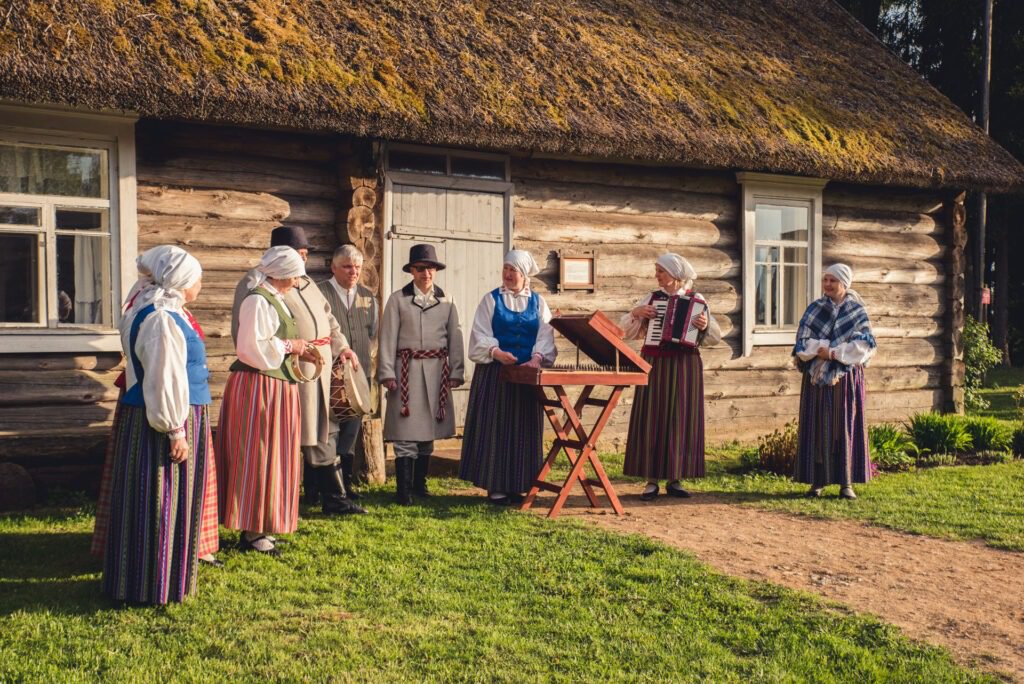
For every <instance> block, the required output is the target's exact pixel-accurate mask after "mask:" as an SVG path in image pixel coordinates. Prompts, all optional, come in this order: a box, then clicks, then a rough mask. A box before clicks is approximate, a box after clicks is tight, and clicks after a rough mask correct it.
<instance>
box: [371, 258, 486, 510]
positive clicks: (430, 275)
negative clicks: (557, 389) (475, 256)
mask: <svg viewBox="0 0 1024 684" xmlns="http://www.w3.org/2000/svg"><path fill="white" fill-rule="evenodd" d="M444 267H445V266H444V264H443V263H441V262H440V261H439V260H438V259H437V253H436V252H435V251H434V246H433V245H429V244H422V245H413V246H412V247H411V248H410V249H409V263H407V264H406V265H405V266H403V267H402V270H403V271H405V272H406V273H410V274H411V275H412V282H411V283H409V284H408V285H406V286H405V287H403V288H402V289H401V290H398V291H397V292H393V293H392V294H391V297H390V298H389V299H388V303H387V305H386V306H385V307H384V315H383V317H382V320H381V329H380V346H379V354H380V357H379V359H378V366H377V379H378V381H379V382H380V384H381V387H385V388H387V391H388V405H387V411H386V412H385V414H384V439H385V441H388V442H391V443H392V445H393V448H394V450H395V476H396V479H397V481H398V490H397V500H398V503H399V504H402V505H406V506H407V505H409V504H411V503H412V495H413V493H415V494H416V495H418V496H427V495H428V491H427V471H428V469H429V465H430V456H431V454H433V452H434V440H435V439H445V438H447V437H452V436H454V435H455V415H454V413H455V407H454V405H453V402H452V396H451V389H452V388H454V387H458V386H460V385H461V384H462V383H463V379H464V377H465V365H466V363H465V353H464V351H463V349H464V347H463V339H462V327H461V325H460V324H459V310H458V308H457V307H456V306H455V302H454V301H453V300H452V299H451V298H450V297H448V295H446V294H445V293H444V291H443V290H442V289H441V288H440V287H438V286H437V285H435V284H434V275H435V274H436V273H437V272H438V271H441V270H444Z"/></svg>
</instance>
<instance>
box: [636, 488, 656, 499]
mask: <svg viewBox="0 0 1024 684" xmlns="http://www.w3.org/2000/svg"><path fill="white" fill-rule="evenodd" d="M648 486H649V485H645V486H644V491H643V493H641V494H640V500H641V501H654V500H655V499H656V498H657V497H658V485H654V489H652V490H648Z"/></svg>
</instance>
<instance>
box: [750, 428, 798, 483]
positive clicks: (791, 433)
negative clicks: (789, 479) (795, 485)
mask: <svg viewBox="0 0 1024 684" xmlns="http://www.w3.org/2000/svg"><path fill="white" fill-rule="evenodd" d="M797 434H798V433H797V424H796V422H795V421H790V422H789V423H786V425H785V427H783V428H782V429H781V430H775V431H774V432H772V433H771V434H770V435H764V436H762V437H759V438H758V440H757V454H758V460H759V462H760V468H761V470H764V471H767V472H769V473H775V474H777V475H792V474H793V472H794V471H795V470H796V450H797Z"/></svg>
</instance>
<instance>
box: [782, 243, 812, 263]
mask: <svg viewBox="0 0 1024 684" xmlns="http://www.w3.org/2000/svg"><path fill="white" fill-rule="evenodd" d="M782 260H783V261H785V262H786V263H787V264H806V263H807V248H806V247H786V248H784V249H783V250H782Z"/></svg>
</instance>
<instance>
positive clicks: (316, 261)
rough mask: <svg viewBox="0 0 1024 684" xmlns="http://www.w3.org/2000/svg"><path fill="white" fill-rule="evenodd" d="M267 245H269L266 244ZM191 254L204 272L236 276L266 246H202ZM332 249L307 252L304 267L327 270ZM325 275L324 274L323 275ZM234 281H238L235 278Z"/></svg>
mask: <svg viewBox="0 0 1024 684" xmlns="http://www.w3.org/2000/svg"><path fill="white" fill-rule="evenodd" d="M268 246H269V245H268ZM190 251H191V252H192V255H193V256H194V257H195V258H197V259H199V262H200V263H201V264H202V265H203V273H204V280H203V282H204V283H205V282H206V280H205V274H206V271H207V270H210V271H231V272H234V273H237V274H238V278H240V277H242V274H243V273H245V272H246V271H248V270H250V269H252V268H255V267H256V265H257V264H259V262H260V258H261V257H262V256H263V253H264V252H265V251H266V248H258V249H245V248H235V247H203V248H200V249H195V250H190ZM332 253H333V249H324V250H313V251H311V252H310V253H309V258H308V259H307V261H306V269H307V271H308V272H310V273H314V272H315V273H317V274H324V273H326V272H327V262H328V259H330V257H331V254H332ZM325 277H326V276H325ZM235 282H238V280H237V278H236V280H235Z"/></svg>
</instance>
